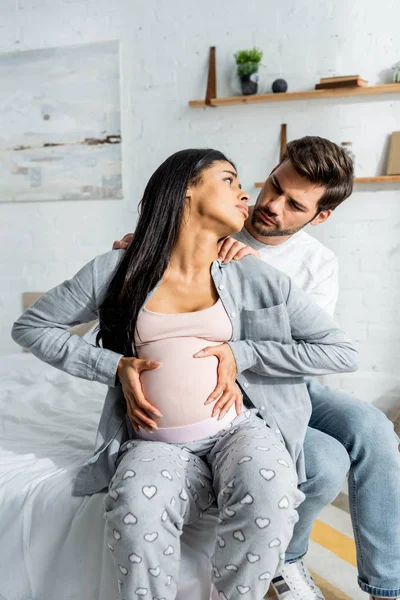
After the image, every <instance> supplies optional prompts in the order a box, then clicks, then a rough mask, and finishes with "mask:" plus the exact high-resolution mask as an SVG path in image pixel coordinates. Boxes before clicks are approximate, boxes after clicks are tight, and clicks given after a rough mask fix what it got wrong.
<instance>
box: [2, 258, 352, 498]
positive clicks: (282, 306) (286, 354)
mask: <svg viewBox="0 0 400 600" xmlns="http://www.w3.org/2000/svg"><path fill="white" fill-rule="evenodd" d="M123 253H124V251H123V250H119V251H117V250H113V251H111V252H108V253H107V254H103V255H101V256H97V257H96V258H95V259H94V260H92V261H91V262H90V263H88V264H87V265H85V266H84V267H83V268H82V269H81V270H80V271H79V272H78V273H77V274H76V275H75V276H74V277H73V278H72V279H69V280H67V281H64V283H62V284H60V285H58V286H57V287H55V288H53V289H52V290H50V291H49V292H47V293H46V294H44V295H43V296H42V297H41V298H40V299H39V300H38V301H37V302H35V304H34V305H33V306H32V307H31V308H29V309H28V310H27V311H25V312H24V313H23V315H22V316H21V317H20V318H19V319H18V320H17V321H16V322H15V323H14V325H13V328H12V337H13V339H14V340H15V341H16V342H17V343H18V344H20V345H21V346H23V347H25V348H28V349H29V350H30V351H31V352H32V353H33V354H35V355H36V356H37V357H38V358H40V359H41V360H43V361H45V362H47V363H49V364H51V365H53V366H54V367H56V368H58V369H62V370H63V371H66V372H68V373H71V374H72V375H76V376H77V377H82V378H83V379H89V380H95V381H99V382H101V383H105V384H106V385H108V386H109V390H108V393H107V396H106V398H105V402H104V407H103V411H102V414H101V418H100V423H99V427H98V431H97V436H96V443H95V449H94V454H93V456H92V457H91V458H90V459H89V460H87V461H86V463H84V465H83V467H82V468H81V469H80V471H79V473H78V475H77V478H76V480H75V486H74V494H75V495H85V494H94V493H96V492H99V491H100V490H103V489H105V488H107V487H108V484H109V481H110V479H111V477H112V476H113V474H114V472H115V462H116V459H117V457H118V451H119V448H120V446H121V444H122V443H123V442H124V441H126V439H128V438H129V434H128V428H127V419H126V406H125V399H124V396H123V393H122V388H121V386H120V384H116V383H115V381H116V372H117V367H118V362H119V360H120V358H121V355H120V354H118V353H116V352H113V351H111V350H107V349H105V348H101V347H100V348H99V347H95V346H94V345H92V344H90V343H89V342H88V341H86V340H85V339H83V338H81V337H79V336H77V335H72V334H71V333H70V332H69V331H68V328H69V327H72V326H73V325H77V324H79V323H88V322H89V321H92V320H94V319H96V318H97V317H98V309H99V307H100V306H101V304H102V301H103V299H104V297H105V294H106V291H107V288H108V285H109V283H110V281H111V278H112V276H113V274H114V272H115V270H116V268H117V266H118V263H119V261H120V260H121V258H122V256H123ZM211 275H212V278H213V280H214V284H215V287H216V289H217V291H218V294H219V296H220V298H221V300H222V302H223V304H224V306H225V309H226V311H227V313H228V315H229V317H230V320H231V322H232V329H233V333H232V338H231V340H230V341H229V342H228V344H229V345H230V347H231V349H232V352H233V354H234V357H235V360H236V364H237V382H238V383H239V385H240V387H241V388H242V390H243V391H244V392H245V393H246V395H247V396H248V398H249V399H250V401H251V402H252V403H253V404H254V406H256V407H257V408H258V410H259V413H260V415H261V416H262V418H263V419H264V420H265V421H266V422H267V424H268V425H269V426H270V427H271V428H272V429H274V430H276V431H277V432H278V431H279V432H280V433H281V434H282V436H283V438H284V440H285V443H286V446H287V448H288V450H289V452H290V454H291V456H292V458H293V461H294V463H295V464H296V467H297V473H298V477H299V482H300V483H301V482H302V481H304V480H305V468H304V457H303V449H302V446H303V441H304V436H305V433H306V429H307V424H308V421H309V417H310V414H311V403H310V399H309V395H308V391H307V388H306V385H305V383H304V376H307V375H309V376H316V375H324V374H327V373H339V372H347V371H353V370H355V369H356V368H357V352H356V350H355V348H354V346H353V344H352V342H351V341H350V340H349V338H348V337H347V335H346V334H345V333H344V332H343V331H342V330H341V329H339V328H338V327H337V325H336V324H335V322H334V321H333V320H332V319H331V317H330V316H329V315H328V314H326V313H325V312H324V311H323V310H322V309H321V308H319V307H318V306H317V305H316V304H315V303H313V302H312V301H311V300H310V298H309V297H308V296H307V295H306V294H305V293H304V292H302V291H301V290H300V289H298V288H297V287H295V285H294V284H293V283H292V281H291V279H290V278H289V277H288V276H287V275H285V274H284V273H282V272H281V271H278V270H277V269H275V268H274V267H272V266H270V265H268V264H266V263H264V262H263V261H261V260H259V259H257V258H255V257H253V256H248V257H246V258H245V259H243V260H241V261H232V262H230V263H221V261H219V260H216V261H214V262H213V263H212V266H211ZM156 287H157V286H156ZM155 289H156V288H154V290H153V291H152V292H150V294H149V295H148V297H147V299H146V302H147V300H148V299H149V298H150V296H151V294H152V293H154V291H155ZM146 302H145V303H144V304H146ZM204 346H207V342H206V341H205V344H204ZM177 377H179V373H177ZM189 401H190V399H188V402H189Z"/></svg>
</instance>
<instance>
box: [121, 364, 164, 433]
mask: <svg viewBox="0 0 400 600" xmlns="http://www.w3.org/2000/svg"><path fill="white" fill-rule="evenodd" d="M160 366H161V363H159V362H154V361H152V360H142V359H141V358H125V357H123V358H121V359H120V361H119V363H118V369H117V375H118V378H119V380H120V382H121V385H122V391H123V393H124V397H125V400H126V407H127V411H128V417H129V418H130V420H131V423H132V427H133V429H134V430H135V431H136V432H137V431H139V426H140V427H142V428H143V429H145V430H146V431H149V432H150V433H151V431H152V430H153V429H158V426H157V424H156V422H155V421H153V418H154V416H156V417H162V414H161V413H160V411H159V410H157V408H156V407H155V406H153V405H152V404H150V402H148V401H147V400H146V398H145V397H144V394H143V390H142V384H141V382H140V373H142V371H153V370H154V369H158V368H159V367H160Z"/></svg>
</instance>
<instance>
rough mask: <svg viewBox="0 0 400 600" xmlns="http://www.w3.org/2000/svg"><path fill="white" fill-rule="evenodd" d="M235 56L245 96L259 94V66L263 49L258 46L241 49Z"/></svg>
mask: <svg viewBox="0 0 400 600" xmlns="http://www.w3.org/2000/svg"><path fill="white" fill-rule="evenodd" d="M234 57H235V60H236V64H237V74H238V77H239V79H240V84H241V88H242V94H243V96H250V95H251V94H257V90H258V67H259V66H260V62H261V59H262V57H263V53H262V51H261V50H259V49H258V48H256V47H254V48H252V49H251V50H239V51H238V52H236V53H235V54H234Z"/></svg>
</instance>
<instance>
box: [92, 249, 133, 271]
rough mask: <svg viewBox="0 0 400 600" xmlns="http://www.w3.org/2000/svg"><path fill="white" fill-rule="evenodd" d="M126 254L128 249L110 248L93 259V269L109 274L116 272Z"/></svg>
mask: <svg viewBox="0 0 400 600" xmlns="http://www.w3.org/2000/svg"><path fill="white" fill-rule="evenodd" d="M125 254H126V250H109V251H108V252H105V253H104V254H99V255H98V256H96V257H95V258H94V259H93V261H92V264H93V269H94V270H95V271H96V272H97V273H103V274H106V275H109V274H110V273H112V272H114V271H115V269H116V268H117V267H118V265H119V263H120V262H121V260H122V258H123V257H124V255H125Z"/></svg>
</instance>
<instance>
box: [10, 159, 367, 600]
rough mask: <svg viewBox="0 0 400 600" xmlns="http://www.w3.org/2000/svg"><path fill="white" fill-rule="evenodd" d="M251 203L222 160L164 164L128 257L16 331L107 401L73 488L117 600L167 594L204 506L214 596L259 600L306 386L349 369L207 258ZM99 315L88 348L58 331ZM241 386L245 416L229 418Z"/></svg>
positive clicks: (277, 287)
mask: <svg viewBox="0 0 400 600" xmlns="http://www.w3.org/2000/svg"><path fill="white" fill-rule="evenodd" d="M248 200H249V196H248V195H247V194H245V193H244V192H243V191H242V189H241V186H240V184H239V180H238V176H237V173H236V169H235V167H234V165H233V164H232V163H231V162H230V161H228V160H227V159H226V157H225V156H224V155H223V154H221V153H220V152H217V151H215V150H184V151H181V152H177V153H176V154H174V155H172V156H171V157H170V158H168V159H167V160H166V161H165V162H164V163H163V164H162V165H161V166H160V167H159V168H158V169H157V170H156V172H155V173H154V174H153V176H152V177H151V179H150V181H149V183H148V185H147V187H146V190H145V192H144V196H143V199H142V202H141V207H140V217H139V220H138V224H137V227H136V231H135V236H134V239H133V241H132V243H131V244H130V246H129V248H128V250H127V251H126V252H124V251H119V252H116V251H111V252H109V253H108V254H106V255H103V256H100V257H97V258H96V259H95V260H94V261H92V262H91V263H89V264H88V265H86V266H85V267H84V268H83V269H82V270H81V271H80V272H79V273H77V275H75V277H74V278H73V279H71V280H69V281H66V282H64V283H63V284H61V285H60V286H58V287H56V288H54V289H53V290H51V291H50V292H48V293H47V294H45V295H44V296H43V297H42V298H41V299H40V300H39V301H38V302H37V303H36V304H35V305H34V306H33V307H32V308H31V309H29V310H28V311H27V312H26V313H24V315H22V317H21V318H20V319H19V320H18V321H17V322H16V323H15V324H14V327H13V338H14V340H16V341H17V342H19V343H20V344H21V345H24V346H27V347H29V348H30V349H31V351H32V352H33V353H35V354H36V355H37V356H39V357H40V358H42V359H43V360H47V362H50V363H51V364H53V365H54V366H56V367H58V368H62V369H64V370H66V371H68V372H70V373H73V374H75V375H78V376H80V377H86V378H88V379H97V380H98V381H102V382H105V383H108V385H109V386H110V388H112V389H111V390H110V391H109V394H108V395H107V399H106V403H105V406H104V409H103V413H102V417H101V421H100V425H99V432H98V438H97V442H96V450H95V454H94V456H93V458H91V459H90V460H89V461H88V462H87V464H86V465H85V466H84V468H83V469H82V472H81V473H80V475H79V476H78V480H77V482H76V487H75V491H76V493H81V494H82V493H94V492H96V491H99V490H100V489H103V488H104V487H105V486H106V485H107V486H108V494H107V496H106V499H105V517H106V520H107V531H108V545H109V549H110V551H111V552H112V556H113V560H114V563H115V568H116V572H117V576H118V580H119V587H120V593H121V598H122V599H123V600H133V599H134V598H140V597H144V598H145V599H146V600H148V599H149V600H173V599H174V598H175V597H176V593H177V588H176V586H177V581H178V576H179V560H180V543H179V539H180V535H181V533H182V529H183V528H184V527H185V525H187V524H189V523H192V522H193V521H195V520H197V519H200V518H201V517H202V515H203V513H204V511H206V510H207V508H208V507H210V506H211V504H213V503H214V502H215V501H216V502H217V504H218V508H219V511H220V519H219V525H218V537H217V543H216V547H215V553H214V557H213V580H214V585H215V586H216V588H217V590H218V592H219V596H220V598H222V599H223V600H237V599H239V598H242V597H243V596H244V597H247V598H251V599H254V600H261V598H262V597H263V596H264V594H265V593H266V592H267V590H268V588H269V582H270V580H271V578H272V577H273V576H274V574H275V572H276V570H277V569H278V568H279V567H280V566H281V564H282V563H283V561H284V557H285V549H286V547H287V545H288V543H289V541H290V538H291V536H292V531H293V527H294V524H295V522H296V520H297V512H296V507H297V506H298V505H299V503H300V502H301V501H302V500H303V494H302V493H301V492H300V491H299V490H298V488H297V484H298V482H299V481H300V482H301V481H303V480H304V479H305V473H304V465H303V455H302V442H303V439H304V434H305V431H306V427H307V423H308V419H309V415H310V403H309V398H308V393H307V390H306V387H305V384H304V381H303V375H317V374H324V373H329V372H340V371H351V370H353V369H354V368H355V364H356V363H355V361H356V352H355V350H354V348H353V346H352V344H351V342H350V341H349V340H348V338H347V337H346V336H345V334H344V333H343V332H342V331H341V330H340V329H338V328H337V326H336V325H335V324H334V322H333V321H332V320H331V319H330V317H328V316H327V315H326V314H325V313H324V312H323V311H322V310H321V309H319V308H318V307H317V306H316V305H314V304H313V303H311V302H310V300H309V298H308V297H307V296H305V295H304V294H303V293H302V292H300V291H299V290H297V289H296V288H295V287H294V286H293V284H292V283H291V281H290V279H289V278H288V277H287V276H285V275H284V274H283V273H281V272H279V271H277V270H275V269H273V268H272V267H270V266H268V265H266V264H264V263H261V261H259V260H257V259H256V258H254V257H247V258H245V259H244V261H241V262H235V261H232V262H231V263H222V262H221V261H219V260H217V256H218V249H217V245H218V240H220V239H221V238H223V237H225V236H227V235H229V234H232V233H234V232H237V231H239V230H240V229H241V228H242V227H243V222H244V220H245V219H246V217H247V208H246V204H247V202H248ZM243 263H244V264H245V266H243ZM96 316H99V319H100V325H99V332H98V336H97V342H98V346H97V347H94V346H91V345H90V344H88V343H87V342H86V341H85V340H82V339H80V338H77V337H76V336H73V335H71V334H70V333H69V332H68V331H67V327H69V326H72V325H74V324H76V323H78V322H85V321H89V320H91V319H93V318H94V317H96ZM100 342H101V346H100ZM206 347H207V351H205V352H203V351H204V350H205V349H206ZM227 373H228V374H229V377H227ZM242 391H243V393H244V392H245V393H246V395H247V398H248V400H249V401H250V403H252V405H253V406H254V408H252V409H249V410H244V411H242ZM110 479H111V481H110ZM108 484H109V485H108Z"/></svg>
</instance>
